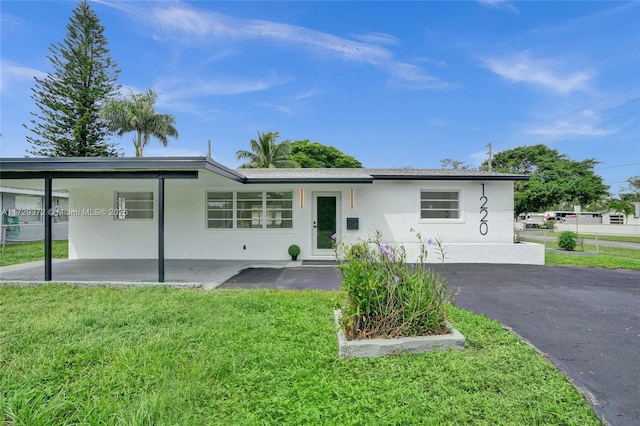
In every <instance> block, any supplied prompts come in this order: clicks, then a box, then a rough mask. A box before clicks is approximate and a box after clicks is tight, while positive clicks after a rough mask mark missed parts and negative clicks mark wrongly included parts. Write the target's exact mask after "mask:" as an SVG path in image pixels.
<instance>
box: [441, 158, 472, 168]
mask: <svg viewBox="0 0 640 426" xmlns="http://www.w3.org/2000/svg"><path fill="white" fill-rule="evenodd" d="M440 164H441V165H442V168H443V169H453V170H473V166H471V165H470V164H466V163H465V162H464V161H457V160H454V159H453V158H443V159H442V160H440Z"/></svg>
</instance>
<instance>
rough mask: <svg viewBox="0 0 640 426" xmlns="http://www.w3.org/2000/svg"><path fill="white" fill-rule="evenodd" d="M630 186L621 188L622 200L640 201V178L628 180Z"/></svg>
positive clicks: (632, 177)
mask: <svg viewBox="0 0 640 426" xmlns="http://www.w3.org/2000/svg"><path fill="white" fill-rule="evenodd" d="M627 182H628V183H629V186H627V187H626V188H620V199H622V200H625V201H631V202H633V201H640V176H631V177H630V178H629V179H627Z"/></svg>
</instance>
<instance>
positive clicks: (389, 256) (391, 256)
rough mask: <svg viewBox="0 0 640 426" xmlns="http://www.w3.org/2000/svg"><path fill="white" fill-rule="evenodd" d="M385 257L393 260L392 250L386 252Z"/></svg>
mask: <svg viewBox="0 0 640 426" xmlns="http://www.w3.org/2000/svg"><path fill="white" fill-rule="evenodd" d="M387 257H388V258H389V260H393V258H394V257H395V255H394V254H393V252H388V253H387Z"/></svg>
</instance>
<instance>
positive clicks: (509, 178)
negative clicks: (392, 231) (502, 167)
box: [372, 175, 529, 181]
mask: <svg viewBox="0 0 640 426" xmlns="http://www.w3.org/2000/svg"><path fill="white" fill-rule="evenodd" d="M372 176H373V178H374V179H375V180H485V181H486V180H496V181H516V180H529V176H478V175H474V176H407V175H372Z"/></svg>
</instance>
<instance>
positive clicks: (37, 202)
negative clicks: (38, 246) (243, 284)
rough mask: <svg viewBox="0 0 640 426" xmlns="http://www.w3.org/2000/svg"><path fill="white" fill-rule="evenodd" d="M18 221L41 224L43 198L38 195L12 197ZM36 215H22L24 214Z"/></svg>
mask: <svg viewBox="0 0 640 426" xmlns="http://www.w3.org/2000/svg"><path fill="white" fill-rule="evenodd" d="M14 203H15V204H14V205H15V207H16V210H17V213H20V214H17V216H18V221H19V222H20V223H43V220H44V219H43V215H42V212H43V211H44V197H42V196H40V195H23V194H16V195H15V197H14ZM27 212H29V213H36V214H24V213H27Z"/></svg>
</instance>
